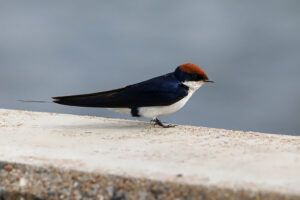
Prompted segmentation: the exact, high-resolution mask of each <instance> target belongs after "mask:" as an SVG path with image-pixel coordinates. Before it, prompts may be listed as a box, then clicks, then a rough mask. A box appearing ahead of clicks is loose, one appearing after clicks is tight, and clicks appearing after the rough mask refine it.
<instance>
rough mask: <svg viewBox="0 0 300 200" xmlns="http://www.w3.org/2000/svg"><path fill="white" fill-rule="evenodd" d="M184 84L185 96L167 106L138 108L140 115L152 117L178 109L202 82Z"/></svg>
mask: <svg viewBox="0 0 300 200" xmlns="http://www.w3.org/2000/svg"><path fill="white" fill-rule="evenodd" d="M184 84H185V85H186V86H188V87H189V91H188V95H187V96H186V97H184V98H183V99H181V100H180V101H178V102H176V103H174V104H171V105H169V106H152V107H141V108H139V114H140V115H141V117H144V118H150V119H153V118H156V117H160V116H164V115H168V114H171V113H174V112H176V111H178V110H179V109H181V108H182V107H183V106H184V105H185V104H186V102H187V101H188V100H189V99H190V98H191V96H192V95H193V94H194V92H195V91H196V90H197V89H199V88H200V87H201V86H202V85H203V84H204V83H201V82H184Z"/></svg>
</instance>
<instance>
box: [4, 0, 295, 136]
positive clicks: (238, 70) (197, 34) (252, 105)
mask: <svg viewBox="0 0 300 200" xmlns="http://www.w3.org/2000/svg"><path fill="white" fill-rule="evenodd" d="M299 10H300V1H297V0H289V1H277V0H269V1H267V0H262V1H261V0H254V1H247V2H245V1H196V0H195V1H138V0H133V1H118V2H116V1H97V2H96V1H3V2H1V4H0V69H1V71H0V72H1V73H0V92H1V98H0V107H2V108H13V109H27V110H35V111H49V112H61V113H74V114H84V115H97V116H104V117H118V118H129V117H126V116H123V115H121V114H118V113H114V112H111V111H108V110H105V109H90V108H75V107H64V106H61V105H56V104H52V103H48V104H47V103H46V104H24V103H21V102H18V101H16V100H18V99H34V100H50V97H51V96H58V95H70V94H80V93H89V92H97V91H102V90H109V89H114V88H118V87H122V86H124V85H128V84H132V83H136V82H139V81H142V80H145V79H149V78H152V77H154V76H157V75H161V74H165V73H168V72H170V71H173V70H174V69H175V67H177V66H178V65H179V64H182V63H186V62H193V63H195V64H197V65H199V66H201V67H202V68H203V69H204V70H205V71H206V72H207V74H208V76H209V77H210V79H212V80H215V81H216V83H215V84H207V85H205V86H203V87H202V88H200V90H199V91H197V92H196V93H195V94H194V96H193V97H192V98H191V99H190V101H189V102H188V103H187V104H186V106H185V107H184V108H183V109H182V110H180V111H179V112H177V113H175V114H172V115H170V116H167V117H163V118H162V120H163V121H168V122H172V123H179V124H191V125H199V126H208V127H216V128H226V129H242V130H253V131H262V132H270V133H283V134H292V135H300V81H299V76H300V12H299Z"/></svg>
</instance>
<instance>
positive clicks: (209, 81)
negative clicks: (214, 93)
mask: <svg viewBox="0 0 300 200" xmlns="http://www.w3.org/2000/svg"><path fill="white" fill-rule="evenodd" d="M204 82H206V83H214V81H211V80H205V81H204Z"/></svg>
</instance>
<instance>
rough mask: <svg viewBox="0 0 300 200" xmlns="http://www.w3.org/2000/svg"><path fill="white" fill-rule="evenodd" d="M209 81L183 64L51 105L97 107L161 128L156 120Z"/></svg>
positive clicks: (194, 68) (189, 66)
mask: <svg viewBox="0 0 300 200" xmlns="http://www.w3.org/2000/svg"><path fill="white" fill-rule="evenodd" d="M208 82H211V83H213V81H211V80H209V79H208V77H207V75H206V73H205V72H204V71H203V70H202V69H201V68H200V67H198V66H197V65H195V64H192V63H185V64H182V65H180V66H178V67H177V68H176V69H175V71H174V72H171V73H168V74H165V75H162V76H158V77H155V78H152V79H149V80H146V81H143V82H140V83H136V84H133V85H129V86H126V87H123V88H119V89H115V90H110V91H104V92H98V93H91V94H80V95H72V96H60V97H53V102H54V103H58V104H63V105H69V106H80V107H100V108H108V109H112V110H115V111H117V112H120V113H123V114H129V115H131V116H133V117H142V118H149V119H151V122H154V123H155V124H156V125H159V126H161V127H164V128H169V127H174V125H171V124H163V123H162V122H161V121H160V120H159V119H158V117H160V116H164V115H168V114H171V113H174V112H176V111H178V110H179V109H180V108H182V107H183V106H184V105H185V103H186V102H187V101H188V100H189V98H190V97H191V96H192V94H193V93H194V92H195V91H196V90H197V89H199V88H200V87H201V86H202V85H203V84H205V83H208Z"/></svg>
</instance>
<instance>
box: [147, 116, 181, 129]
mask: <svg viewBox="0 0 300 200" xmlns="http://www.w3.org/2000/svg"><path fill="white" fill-rule="evenodd" d="M151 122H154V125H158V126H161V127H163V128H172V127H175V126H176V125H173V124H163V123H162V122H161V121H160V120H159V119H157V118H153V119H152V120H151Z"/></svg>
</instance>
